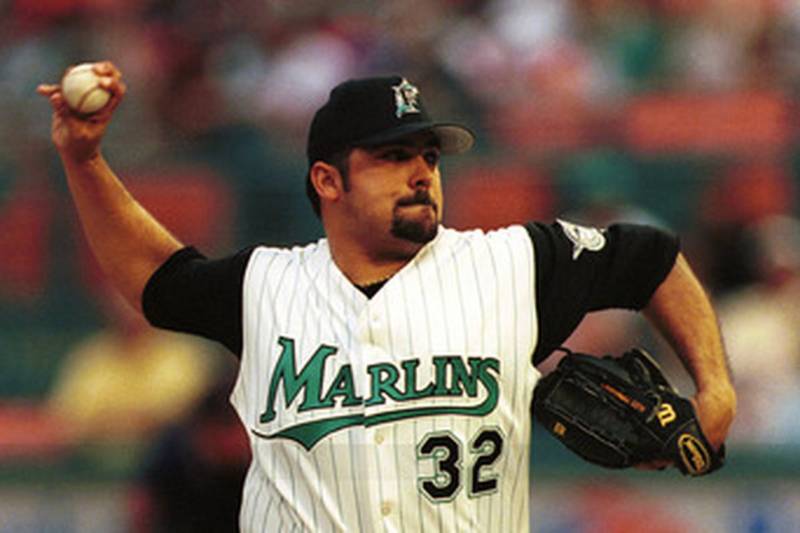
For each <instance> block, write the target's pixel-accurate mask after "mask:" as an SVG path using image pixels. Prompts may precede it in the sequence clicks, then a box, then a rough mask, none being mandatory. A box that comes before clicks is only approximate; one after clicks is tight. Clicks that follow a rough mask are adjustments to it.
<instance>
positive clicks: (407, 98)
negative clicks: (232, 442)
mask: <svg viewBox="0 0 800 533" xmlns="http://www.w3.org/2000/svg"><path fill="white" fill-rule="evenodd" d="M392 89H393V90H394V104H395V111H394V114H395V116H396V117H397V118H400V117H402V116H403V115H407V114H408V113H419V112H420V111H419V102H418V101H417V99H418V98H419V89H417V88H416V87H415V86H414V85H412V84H411V83H409V81H408V80H407V79H405V78H403V79H402V80H401V81H400V85H392Z"/></svg>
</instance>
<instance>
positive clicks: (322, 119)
mask: <svg viewBox="0 0 800 533" xmlns="http://www.w3.org/2000/svg"><path fill="white" fill-rule="evenodd" d="M421 131H430V132H432V133H433V134H434V135H435V136H436V137H437V139H438V140H439V144H440V149H441V151H442V153H444V154H457V153H462V152H466V151H467V150H469V149H470V148H471V147H472V145H473V144H474V142H475V136H474V135H473V133H472V131H470V130H469V129H468V128H466V127H465V126H462V125H460V124H455V123H450V122H435V121H433V120H432V119H431V117H430V115H429V114H428V112H427V111H426V109H425V106H424V104H423V102H422V97H421V95H420V92H419V89H417V87H416V86H414V85H412V84H411V83H410V82H409V81H408V80H406V79H405V78H403V77H401V76H386V77H374V78H362V79H353V80H348V81H345V82H343V83H341V84H339V85H337V86H336V87H334V88H333V90H331V93H330V96H329V98H328V101H327V102H326V103H325V104H324V105H323V106H322V107H321V108H319V109H318V110H317V112H316V114H315V115H314V118H313V120H312V121H311V128H310V130H309V134H308V144H307V147H306V154H307V156H308V163H309V165H311V164H313V163H314V162H315V161H318V160H320V159H323V160H324V159H325V158H326V157H328V156H330V155H333V154H335V153H337V152H340V151H342V150H345V149H347V148H352V147H358V146H362V147H366V146H377V145H380V144H385V143H387V142H390V141H393V140H396V139H399V138H401V137H405V136H406V135H410V134H412V133H417V132H421Z"/></svg>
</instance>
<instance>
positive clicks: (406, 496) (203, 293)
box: [142, 221, 678, 532]
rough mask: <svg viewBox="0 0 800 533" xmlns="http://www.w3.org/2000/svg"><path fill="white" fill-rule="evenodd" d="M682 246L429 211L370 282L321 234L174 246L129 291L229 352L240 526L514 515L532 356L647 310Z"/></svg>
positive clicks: (519, 519)
mask: <svg viewBox="0 0 800 533" xmlns="http://www.w3.org/2000/svg"><path fill="white" fill-rule="evenodd" d="M677 252H678V242H677V239H675V237H674V236H672V235H669V234H667V233H665V232H662V231H660V230H657V229H655V228H650V227H647V226H639V225H631V224H616V225H612V226H610V227H608V228H606V229H603V230H596V229H592V228H585V227H582V226H577V225H574V224H571V223H568V222H564V221H557V222H556V223H553V224H551V225H546V224H543V223H529V224H527V225H525V226H524V227H523V226H511V227H509V228H505V229H502V230H498V231H494V232H490V233H484V232H481V231H470V232H458V231H454V230H450V229H445V228H440V231H439V232H438V235H437V237H436V238H435V239H434V240H433V241H432V242H430V243H428V244H427V245H425V246H424V247H423V248H422V249H421V251H420V252H419V253H418V254H417V255H416V256H415V257H414V258H413V259H412V260H411V261H410V262H409V263H408V264H406V265H405V266H404V267H403V268H402V269H401V270H400V271H399V272H397V273H396V274H395V275H394V276H392V278H390V279H389V280H388V281H387V282H386V283H385V284H384V285H383V286H382V287H381V288H380V290H378V291H377V293H374V294H371V296H370V297H367V296H366V295H365V293H364V292H363V291H362V290H361V289H359V288H357V287H355V286H354V285H352V284H351V283H350V281H349V280H347V279H346V278H345V276H344V275H343V274H342V273H341V271H340V270H339V269H338V267H337V266H336V264H335V263H334V261H333V259H332V257H331V254H330V249H329V247H328V242H327V241H326V240H325V239H323V240H320V241H318V242H317V243H314V244H310V245H308V246H305V247H296V248H293V249H289V250H286V249H277V248H269V247H261V246H260V247H251V248H248V249H246V250H244V251H242V252H240V253H239V254H236V255H233V256H229V257H226V258H222V259H215V260H209V259H206V258H205V257H204V256H203V255H202V254H200V253H199V252H197V250H195V249H194V248H191V247H187V248H184V249H182V250H180V251H178V252H176V253H175V254H174V255H173V256H172V257H170V258H169V259H168V260H167V261H166V262H165V263H164V264H163V265H161V267H159V269H158V270H157V271H156V272H155V273H154V274H153V276H152V277H151V278H150V280H149V281H148V283H147V286H146V287H145V290H144V293H143V296H142V307H143V310H144V313H145V316H146V317H147V318H148V320H150V322H151V323H152V324H153V325H156V326H159V327H164V328H168V329H173V330H177V331H183V332H189V333H195V334H199V335H203V336H205V337H208V338H211V339H214V340H217V341H219V342H221V343H223V344H224V345H225V346H227V347H228V348H229V349H230V350H231V351H232V352H233V353H235V354H237V355H239V356H240V358H241V366H240V372H239V376H238V379H237V382H236V384H235V386H234V389H233V392H232V394H231V402H232V404H233V405H234V407H235V409H236V411H237V412H238V415H239V417H240V419H241V421H242V424H243V425H244V427H245V428H246V430H247V432H248V435H249V438H250V444H251V448H252V462H251V466H250V469H249V472H248V474H247V478H246V481H245V485H244V490H243V494H242V505H241V511H240V517H239V521H240V527H241V529H242V530H243V531H248V532H260V531H387V532H388V531H463V530H468V531H524V530H526V529H527V528H528V523H529V517H528V505H527V501H528V493H529V486H528V457H529V453H528V451H529V450H528V447H529V437H530V429H531V427H530V416H529V404H530V400H531V397H532V393H533V388H534V386H535V384H536V381H537V379H538V377H539V374H538V371H537V370H536V369H535V367H534V365H532V364H531V362H533V363H534V364H537V363H538V362H540V361H542V360H543V359H545V358H546V357H547V356H548V355H549V354H550V353H551V352H552V351H553V349H554V348H556V347H558V346H559V345H560V344H561V343H563V341H564V340H565V339H566V338H567V337H568V336H569V335H570V334H571V333H572V331H573V330H574V329H575V328H576V327H577V326H578V324H579V323H580V321H581V319H582V318H583V316H584V315H585V314H586V313H587V312H590V311H594V310H599V309H605V308H611V307H622V308H629V309H641V308H642V307H643V306H644V305H646V303H647V302H648V301H649V299H650V296H651V295H652V293H653V292H654V291H655V289H656V288H657V287H658V285H659V284H660V283H661V281H662V280H663V279H664V277H665V276H666V275H667V273H668V272H669V270H670V269H671V268H672V265H673V263H674V260H675V257H676V255H677Z"/></svg>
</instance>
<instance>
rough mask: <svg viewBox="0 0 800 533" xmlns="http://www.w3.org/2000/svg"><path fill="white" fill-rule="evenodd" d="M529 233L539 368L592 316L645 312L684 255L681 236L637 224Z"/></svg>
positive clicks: (535, 227) (557, 226)
mask: <svg viewBox="0 0 800 533" xmlns="http://www.w3.org/2000/svg"><path fill="white" fill-rule="evenodd" d="M562 224H564V225H562ZM526 228H527V230H528V233H529V234H530V237H531V239H532V240H533V246H534V250H535V256H536V308H537V314H538V325H539V342H538V345H537V348H536V351H535V353H534V357H533V362H534V364H538V363H539V362H541V361H542V360H544V359H545V358H546V357H547V356H548V355H550V353H551V352H552V351H553V350H554V349H555V348H558V347H559V346H560V345H561V344H562V343H563V342H564V341H565V340H566V339H567V337H569V336H570V334H572V332H573V331H574V330H575V328H576V327H577V326H578V324H580V322H581V320H583V317H584V316H585V315H586V313H588V312H590V311H597V310H601V309H610V308H623V309H631V310H640V309H642V308H644V307H645V306H646V305H647V303H648V302H649V301H650V298H651V296H652V295H653V293H654V292H655V290H656V289H657V288H658V286H659V285H660V284H661V282H662V281H664V278H666V276H667V274H669V272H670V270H671V269H672V266H673V265H674V263H675V259H676V257H677V254H678V250H679V242H678V239H677V237H676V236H674V235H672V234H669V233H667V232H665V231H662V230H659V229H657V228H654V227H650V226H643V225H637V224H616V225H612V226H609V227H608V228H607V229H605V230H602V231H600V230H593V229H588V228H580V227H578V226H574V225H570V224H568V223H561V222H556V223H553V224H552V225H546V224H542V223H533V222H532V223H529V224H527V225H526Z"/></svg>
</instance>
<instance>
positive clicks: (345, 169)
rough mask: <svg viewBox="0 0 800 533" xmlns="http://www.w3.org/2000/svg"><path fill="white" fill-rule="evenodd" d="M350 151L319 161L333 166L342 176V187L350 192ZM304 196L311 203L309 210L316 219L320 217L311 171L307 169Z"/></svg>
mask: <svg viewBox="0 0 800 533" xmlns="http://www.w3.org/2000/svg"><path fill="white" fill-rule="evenodd" d="M351 151H352V150H351V149H345V150H341V151H339V152H336V153H335V154H333V155H330V156H328V157H325V158H324V159H319V161H323V162H325V163H328V164H329V165H331V166H333V167H334V168H335V169H336V170H338V171H339V174H340V175H341V176H342V186H343V187H344V190H345V191H349V190H350V152H351ZM306 196H307V197H308V201H309V202H311V209H313V210H314V214H316V215H317V218H319V217H320V215H321V212H322V210H321V208H320V201H319V195H318V194H317V189H315V188H314V184H313V183H311V169H310V168H309V169H308V174H307V175H306Z"/></svg>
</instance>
